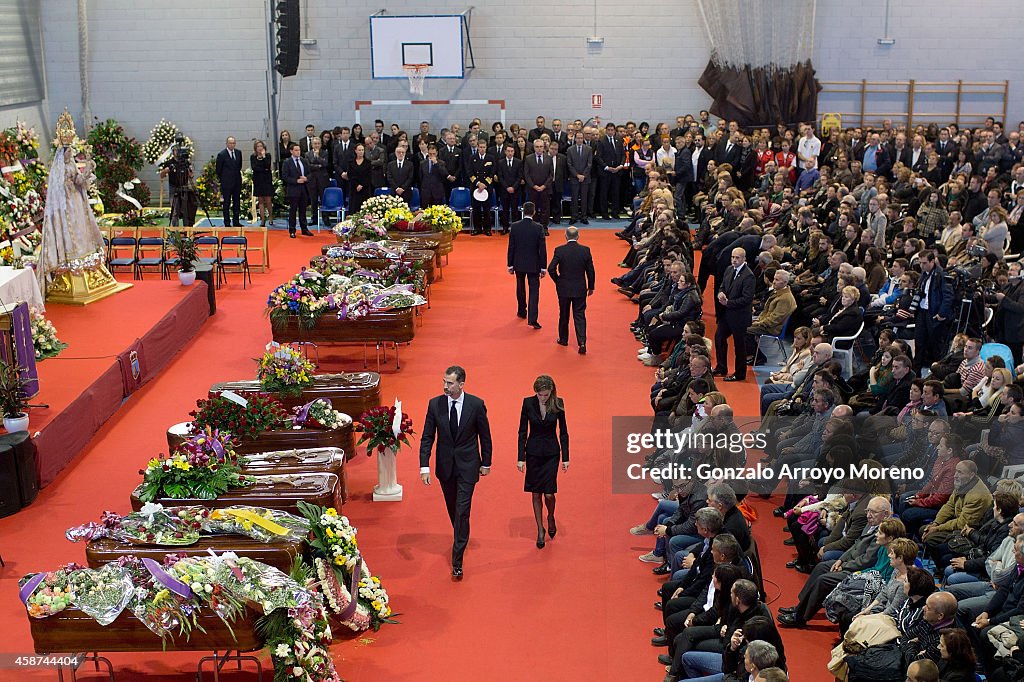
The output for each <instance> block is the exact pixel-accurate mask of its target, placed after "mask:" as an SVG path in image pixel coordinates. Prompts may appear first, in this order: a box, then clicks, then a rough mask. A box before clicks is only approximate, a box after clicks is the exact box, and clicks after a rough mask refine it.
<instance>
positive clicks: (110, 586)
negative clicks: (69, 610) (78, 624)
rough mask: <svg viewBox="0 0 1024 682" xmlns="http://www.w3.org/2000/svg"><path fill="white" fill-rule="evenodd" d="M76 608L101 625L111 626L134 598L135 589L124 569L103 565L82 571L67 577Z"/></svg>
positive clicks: (113, 565) (115, 565)
mask: <svg viewBox="0 0 1024 682" xmlns="http://www.w3.org/2000/svg"><path fill="white" fill-rule="evenodd" d="M68 583H69V585H70V587H71V591H72V592H73V593H74V598H73V601H74V604H75V606H76V607H77V608H78V609H79V610H80V611H82V612H83V613H85V614H86V615H88V616H91V617H92V618H93V619H94V620H95V621H96V622H97V623H99V624H100V625H110V624H111V623H113V622H114V621H115V620H117V617H118V616H120V615H121V612H122V611H124V609H125V607H127V606H128V604H129V603H131V600H132V598H133V596H134V591H135V590H134V586H133V585H132V581H131V579H130V578H129V577H128V574H127V573H126V572H125V571H124V569H123V568H121V567H120V566H118V565H117V564H106V565H104V566H102V567H100V568H98V569H91V568H83V569H80V570H77V571H74V572H72V573H70V574H69V575H68Z"/></svg>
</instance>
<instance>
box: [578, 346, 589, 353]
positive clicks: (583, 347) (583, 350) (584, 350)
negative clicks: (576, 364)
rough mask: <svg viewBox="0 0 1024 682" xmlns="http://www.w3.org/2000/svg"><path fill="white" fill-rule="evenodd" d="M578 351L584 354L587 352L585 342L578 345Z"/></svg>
mask: <svg viewBox="0 0 1024 682" xmlns="http://www.w3.org/2000/svg"><path fill="white" fill-rule="evenodd" d="M579 353H580V355H586V354H587V346H586V344H584V345H582V346H580V350H579Z"/></svg>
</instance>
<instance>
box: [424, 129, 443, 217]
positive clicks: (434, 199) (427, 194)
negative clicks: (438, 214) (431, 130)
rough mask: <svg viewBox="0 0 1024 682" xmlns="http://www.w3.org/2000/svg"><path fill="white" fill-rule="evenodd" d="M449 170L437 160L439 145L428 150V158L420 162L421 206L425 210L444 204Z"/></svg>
mask: <svg viewBox="0 0 1024 682" xmlns="http://www.w3.org/2000/svg"><path fill="white" fill-rule="evenodd" d="M447 177H448V169H447V168H446V167H445V165H444V162H443V161H440V160H439V159H438V158H437V145H435V144H432V145H430V146H429V147H428V148H427V158H426V160H424V161H421V162H420V205H421V206H423V208H426V207H428V206H435V205H437V204H444V203H445V197H444V182H445V178H447Z"/></svg>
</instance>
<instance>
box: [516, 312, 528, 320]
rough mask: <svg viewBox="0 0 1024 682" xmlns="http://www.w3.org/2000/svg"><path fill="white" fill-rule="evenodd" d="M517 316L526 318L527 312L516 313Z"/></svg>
mask: <svg viewBox="0 0 1024 682" xmlns="http://www.w3.org/2000/svg"><path fill="white" fill-rule="evenodd" d="M516 317H521V318H523V319H524V320H525V319H526V313H516Z"/></svg>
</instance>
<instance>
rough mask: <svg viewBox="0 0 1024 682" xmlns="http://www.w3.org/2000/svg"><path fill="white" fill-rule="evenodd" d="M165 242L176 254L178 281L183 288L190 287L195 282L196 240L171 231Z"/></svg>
mask: <svg viewBox="0 0 1024 682" xmlns="http://www.w3.org/2000/svg"><path fill="white" fill-rule="evenodd" d="M167 235H168V236H167V241H168V242H170V244H171V247H172V248H173V249H174V250H175V251H176V252H177V253H178V279H179V280H181V283H182V284H183V285H184V286H191V285H192V283H193V282H195V281H196V266H195V264H194V263H193V261H194V260H195V259H196V240H195V239H193V238H192V237H189V236H188V235H187V234H185V233H184V232H179V231H177V230H171V231H170V232H168V233H167Z"/></svg>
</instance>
